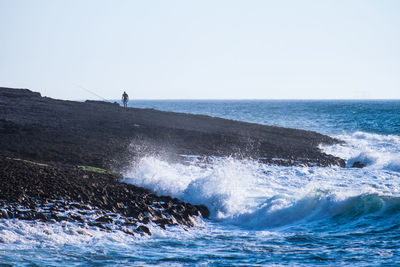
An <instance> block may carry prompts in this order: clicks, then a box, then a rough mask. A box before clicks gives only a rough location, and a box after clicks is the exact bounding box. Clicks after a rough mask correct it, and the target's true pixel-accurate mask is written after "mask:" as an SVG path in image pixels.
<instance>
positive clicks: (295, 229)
mask: <svg viewBox="0 0 400 267" xmlns="http://www.w3.org/2000/svg"><path fill="white" fill-rule="evenodd" d="M130 104H131V105H132V106H135V107H138V106H139V107H145V108H157V109H161V110H171V111H177V112H190V113H201V114H207V115H210V116H219V117H225V118H230V119H235V120H244V121H250V122H257V123H262V124H268V125H277V126H284V127H294V128H301V129H307V130H314V131H318V132H321V133H325V134H328V135H330V136H334V137H337V138H339V139H341V140H343V141H345V142H346V143H345V144H339V145H334V146H324V147H323V146H321V149H322V150H323V151H325V152H326V153H329V154H333V155H335V156H339V157H341V158H344V159H346V160H347V167H346V168H339V167H332V168H323V167H280V166H271V165H266V164H262V163H259V162H256V161H252V160H237V159H233V158H226V157H209V158H207V159H204V158H201V157H198V156H196V155H186V162H184V163H176V162H170V161H169V160H168V159H166V158H160V157H156V156H152V155H148V156H146V157H143V158H142V159H140V161H139V162H136V163H132V167H131V169H130V170H129V171H127V172H126V173H125V174H124V181H125V182H127V183H132V184H135V185H139V186H143V187H145V188H148V189H150V190H152V191H153V192H155V193H157V194H161V195H170V196H173V197H177V198H179V199H180V200H182V201H187V202H190V203H192V204H203V205H206V206H207V207H208V208H209V209H210V212H211V216H210V219H209V220H204V221H199V222H198V226H197V227H195V228H192V229H189V230H188V231H186V230H185V229H182V228H181V227H170V228H167V230H162V229H160V228H159V227H156V226H151V230H152V232H153V233H154V235H153V236H151V237H132V236H128V235H126V234H124V233H123V232H121V231H114V232H104V231H100V230H98V229H95V228H91V227H86V228H85V227H81V226H78V225H75V224H73V223H65V224H43V223H35V222H25V221H16V220H0V250H1V251H4V253H3V254H2V255H0V262H2V263H4V262H7V261H11V260H13V261H17V262H18V263H19V264H38V265H44V264H51V265H63V264H64V263H66V262H67V263H70V265H72V264H78V265H79V264H91V265H93V264H114V265H129V264H135V265H153V264H157V265H178V266H179V265H200V264H206V265H207V264H209V265H216V264H220V265H240V264H241V265H257V264H260V265H264V264H265V265H273V264H276V265H301V266H304V265H309V266H314V265H317V264H324V265H331V266H338V265H350V264H352V265H359V266H365V265H385V264H387V265H396V264H400V245H399V241H400V240H399V239H400V227H399V222H400V101H131V103H130ZM357 161H358V162H360V163H362V164H364V165H365V166H366V167H365V168H363V169H356V168H350V167H351V166H352V164H353V163H354V162H357ZM55 255H56V256H55Z"/></svg>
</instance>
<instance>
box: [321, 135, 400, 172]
mask: <svg viewBox="0 0 400 267" xmlns="http://www.w3.org/2000/svg"><path fill="white" fill-rule="evenodd" d="M336 137H337V138H338V139H340V140H343V141H345V142H346V144H344V145H341V144H340V145H334V146H329V147H322V148H323V150H324V151H325V152H326V153H328V154H332V155H335V156H338V157H341V158H343V159H346V160H347V167H351V166H353V164H354V163H355V162H359V163H361V164H363V165H365V166H366V167H367V168H368V169H383V170H390V171H396V172H400V136H398V135H380V134H372V133H364V132H355V133H353V134H350V135H338V136H336Z"/></svg>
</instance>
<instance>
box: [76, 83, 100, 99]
mask: <svg viewBox="0 0 400 267" xmlns="http://www.w3.org/2000/svg"><path fill="white" fill-rule="evenodd" d="M76 85H77V86H79V87H80V88H81V89H83V90H85V91H86V92H88V93H90V94H92V95H94V96H97V97H98V98H100V99H102V100H104V101H107V99H105V98H104V97H102V96H100V95H98V94H96V93H95V92H92V91H90V90H89V89H87V88H85V87H83V86H82V85H79V84H76Z"/></svg>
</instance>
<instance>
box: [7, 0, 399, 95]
mask: <svg viewBox="0 0 400 267" xmlns="http://www.w3.org/2000/svg"><path fill="white" fill-rule="evenodd" d="M0 86H6V87H16V88H30V89H32V90H34V91H40V92H41V93H42V95H46V96H50V97H54V98H60V99H96V96H94V95H92V94H90V93H88V92H87V91H85V90H84V89H82V88H86V89H88V90H90V91H93V92H95V93H96V94H98V95H100V96H102V97H104V98H107V99H117V98H118V99H119V98H120V96H121V94H122V92H123V90H126V91H127V92H128V93H129V95H130V97H131V98H132V99H135V98H136V99H354V98H355V99H364V98H372V99H400V1H398V0H374V1H372V0H359V1H356V0H332V1H329V0H314V1H307V0H301V1H298V0H292V1H290V0H274V1H268V0H242V1H235V0H196V1H187V0H181V1H166V0H165V1H164V0H163V1H153V0H145V1H144V0H140V1H134V0H126V1H117V0H115V1H111V0H109V1H105V0H93V1H89V0H85V1H83V0H65V1H58V0H46V1H45V0H35V1H33V0H25V1H21V0H0Z"/></svg>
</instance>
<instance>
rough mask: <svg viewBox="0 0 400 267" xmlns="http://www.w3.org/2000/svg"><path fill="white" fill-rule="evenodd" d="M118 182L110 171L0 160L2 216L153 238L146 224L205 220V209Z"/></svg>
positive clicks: (177, 223) (206, 214) (0, 158)
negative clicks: (118, 231) (139, 234)
mask: <svg viewBox="0 0 400 267" xmlns="http://www.w3.org/2000/svg"><path fill="white" fill-rule="evenodd" d="M95 170H97V169H95ZM120 178H121V177H119V176H118V175H117V174H112V173H99V172H98V171H87V170H82V169H79V168H72V167H69V166H57V167H55V166H50V165H47V164H42V163H36V162H32V161H27V160H21V159H12V158H5V157H0V182H1V185H2V186H1V187H0V218H3V219H13V218H16V219H22V220H38V221H44V222H61V221H68V222H76V223H79V224H83V225H88V226H96V227H99V228H101V229H104V230H113V229H122V230H123V231H124V232H126V233H129V234H134V233H146V234H151V232H150V230H149V228H148V227H147V226H146V225H147V224H149V223H153V224H155V225H158V226H160V227H162V228H164V229H165V228H166V227H168V226H173V225H180V226H183V227H192V226H194V225H195V222H196V221H198V220H199V219H200V216H202V217H203V218H208V216H209V212H208V209H207V208H206V207H205V206H198V205H191V204H189V203H184V202H181V201H179V200H178V199H175V198H171V197H168V196H156V195H154V194H152V193H151V192H150V191H148V190H146V189H144V188H140V187H136V186H134V185H129V184H125V183H122V182H121V181H120Z"/></svg>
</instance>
